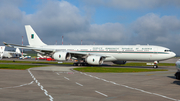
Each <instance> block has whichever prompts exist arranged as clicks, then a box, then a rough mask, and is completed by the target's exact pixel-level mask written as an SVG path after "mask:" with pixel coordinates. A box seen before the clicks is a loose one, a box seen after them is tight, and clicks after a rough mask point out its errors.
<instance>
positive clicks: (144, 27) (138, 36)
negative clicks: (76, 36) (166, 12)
mask: <svg viewBox="0 0 180 101" xmlns="http://www.w3.org/2000/svg"><path fill="white" fill-rule="evenodd" d="M130 29H131V31H132V32H131V33H132V35H131V38H130V39H133V41H132V43H140V44H151V45H152V44H153V45H162V46H166V47H169V48H171V49H173V50H175V51H176V52H177V53H180V52H179V50H177V46H176V45H178V44H180V40H179V38H180V20H179V19H177V17H175V16H162V17H160V16H159V15H157V14H154V13H149V14H147V15H145V16H142V17H140V18H138V19H137V20H136V21H135V22H133V23H132V25H131V28H130Z"/></svg>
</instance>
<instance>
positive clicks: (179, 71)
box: [175, 59, 180, 79]
mask: <svg viewBox="0 0 180 101" xmlns="http://www.w3.org/2000/svg"><path fill="white" fill-rule="evenodd" d="M176 68H177V72H176V73H175V76H176V79H180V59H179V60H178V61H176Z"/></svg>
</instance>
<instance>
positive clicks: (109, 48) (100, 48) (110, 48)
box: [93, 47, 152, 50]
mask: <svg viewBox="0 0 180 101" xmlns="http://www.w3.org/2000/svg"><path fill="white" fill-rule="evenodd" d="M93 50H152V48H116V47H105V48H103V47H93Z"/></svg>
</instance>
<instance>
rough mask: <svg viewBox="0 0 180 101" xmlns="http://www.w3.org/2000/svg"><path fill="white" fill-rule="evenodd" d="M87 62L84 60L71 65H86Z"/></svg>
mask: <svg viewBox="0 0 180 101" xmlns="http://www.w3.org/2000/svg"><path fill="white" fill-rule="evenodd" d="M88 65H89V64H88V63H86V62H76V63H73V66H88Z"/></svg>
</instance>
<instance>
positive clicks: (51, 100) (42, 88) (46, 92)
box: [28, 69, 53, 101]
mask: <svg viewBox="0 0 180 101" xmlns="http://www.w3.org/2000/svg"><path fill="white" fill-rule="evenodd" d="M28 72H29V74H30V75H31V77H32V78H33V79H34V81H35V82H36V83H37V85H38V86H39V87H40V88H41V90H42V91H44V94H45V95H46V96H48V97H49V100H50V101H53V97H52V96H51V95H49V94H48V91H47V90H46V89H44V87H43V86H42V85H41V84H40V82H38V80H37V79H36V78H35V77H34V75H33V74H32V73H31V71H30V69H28Z"/></svg>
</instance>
